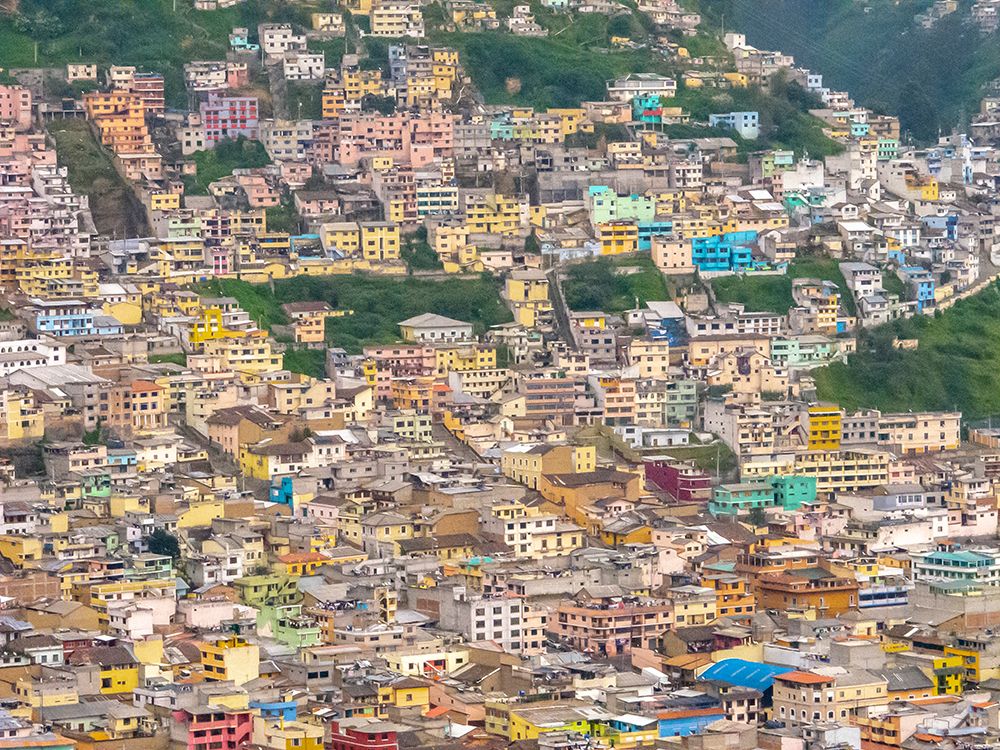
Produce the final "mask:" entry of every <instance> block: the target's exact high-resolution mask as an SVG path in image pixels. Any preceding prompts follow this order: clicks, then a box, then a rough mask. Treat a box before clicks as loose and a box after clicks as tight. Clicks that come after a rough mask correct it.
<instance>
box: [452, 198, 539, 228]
mask: <svg viewBox="0 0 1000 750" xmlns="http://www.w3.org/2000/svg"><path fill="white" fill-rule="evenodd" d="M465 218H466V227H467V229H468V231H469V233H471V234H504V235H511V234H517V233H518V231H519V230H520V229H521V227H522V225H523V224H524V223H525V222H526V221H527V204H526V203H525V202H524V201H523V200H522V199H521V198H517V197H514V196H509V195H485V196H484V195H477V194H474V193H472V194H469V195H468V196H466V203H465Z"/></svg>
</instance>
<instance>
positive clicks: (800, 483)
mask: <svg viewBox="0 0 1000 750" xmlns="http://www.w3.org/2000/svg"><path fill="white" fill-rule="evenodd" d="M767 483H768V484H769V485H771V489H772V490H774V504H775V506H777V507H779V508H783V509H785V510H798V509H799V508H801V507H802V506H803V505H807V504H809V503H813V502H815V501H816V477H805V476H799V475H796V474H787V475H784V476H777V475H776V476H771V477H768V478H767Z"/></svg>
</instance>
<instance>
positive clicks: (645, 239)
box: [637, 220, 674, 253]
mask: <svg viewBox="0 0 1000 750" xmlns="http://www.w3.org/2000/svg"><path fill="white" fill-rule="evenodd" d="M637 227H638V229H639V250H641V251H645V252H647V253H648V252H652V250H653V237H656V236H657V235H661V234H670V233H671V232H672V231H673V227H674V223H673V222H672V221H656V220H653V221H640V222H638V223H637Z"/></svg>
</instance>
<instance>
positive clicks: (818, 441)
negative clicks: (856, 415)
mask: <svg viewBox="0 0 1000 750" xmlns="http://www.w3.org/2000/svg"><path fill="white" fill-rule="evenodd" d="M805 416H806V441H807V443H806V444H807V445H808V448H809V450H811V451H838V450H840V441H841V436H842V433H841V420H842V418H843V414H842V412H841V411H840V407H839V406H837V405H836V404H811V405H810V406H809V407H808V408H807V410H806V415H805Z"/></svg>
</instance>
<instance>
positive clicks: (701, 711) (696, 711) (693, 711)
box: [658, 706, 726, 737]
mask: <svg viewBox="0 0 1000 750" xmlns="http://www.w3.org/2000/svg"><path fill="white" fill-rule="evenodd" d="M724 718H726V712H725V711H723V710H722V707H721V706H717V707H715V708H678V709H671V710H669V711H661V712H660V714H659V722H658V728H659V730H660V737H687V736H688V735H689V734H699V733H700V732H701V731H702V730H703V729H704V728H705V727H707V726H708V725H709V724H711V723H712V722H713V721H718V720H719V719H724Z"/></svg>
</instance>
